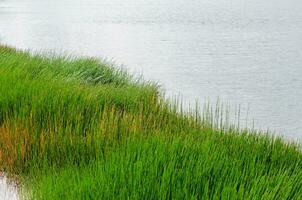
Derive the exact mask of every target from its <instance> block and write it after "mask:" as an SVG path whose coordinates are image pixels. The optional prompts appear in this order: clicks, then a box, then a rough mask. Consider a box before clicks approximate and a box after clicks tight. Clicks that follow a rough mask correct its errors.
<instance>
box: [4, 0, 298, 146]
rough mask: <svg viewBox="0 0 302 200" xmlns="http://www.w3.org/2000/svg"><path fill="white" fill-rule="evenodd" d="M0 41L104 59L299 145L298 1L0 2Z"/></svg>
mask: <svg viewBox="0 0 302 200" xmlns="http://www.w3.org/2000/svg"><path fill="white" fill-rule="evenodd" d="M0 42H2V43H6V44H9V45H12V46H16V47H18V48H26V49H33V50H40V49H51V50H56V51H59V52H69V53H73V54H76V55H82V54H83V55H89V56H98V57H105V58H107V59H108V58H109V59H112V60H114V61H115V62H117V63H120V64H124V65H125V67H126V68H128V69H129V70H130V71H132V72H134V73H143V75H144V77H145V78H146V79H151V80H155V81H158V82H159V83H160V84H161V85H162V86H163V88H165V89H166V91H167V93H168V94H169V95H171V94H174V95H178V94H181V95H182V96H183V99H184V101H185V102H194V101H195V99H198V100H199V102H200V103H201V104H203V103H204V102H205V101H210V102H213V103H215V102H216V99H217V98H218V97H219V98H220V99H221V101H222V102H225V103H228V104H230V105H231V106H236V105H241V112H242V113H249V114H248V119H249V120H250V121H249V124H251V122H252V120H253V119H254V127H256V128H259V129H267V128H269V129H271V130H273V131H276V132H277V133H280V134H283V135H284V136H285V137H286V138H288V139H294V140H296V139H300V140H301V139H302V117H301V116H302V78H301V76H302V2H301V0H0ZM245 117H246V115H245V114H244V118H245Z"/></svg>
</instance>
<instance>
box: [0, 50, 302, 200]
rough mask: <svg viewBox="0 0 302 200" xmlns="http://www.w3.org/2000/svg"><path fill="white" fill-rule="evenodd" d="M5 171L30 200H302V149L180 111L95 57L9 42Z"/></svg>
mask: <svg viewBox="0 0 302 200" xmlns="http://www.w3.org/2000/svg"><path fill="white" fill-rule="evenodd" d="M0 94H1V95H0V169H1V170H2V171H5V172H7V173H9V174H11V175H14V176H16V177H18V179H19V180H20V181H21V183H22V187H24V188H26V190H25V191H26V192H25V193H24V198H25V199H45V200H47V199H299V198H300V199H301V196H302V190H301V188H302V181H301V180H302V153H301V149H299V146H297V145H294V144H288V143H285V142H284V141H283V140H282V139H279V138H273V137H271V136H268V135H259V134H256V133H254V132H249V131H240V130H238V129H236V128H224V129H223V128H217V127H215V126H213V125H212V124H211V122H212V121H219V120H216V119H215V120H213V119H208V117H207V118H204V117H202V116H210V115H204V114H201V113H197V112H195V113H194V114H190V113H186V114H184V113H182V112H179V111H178V109H177V108H176V106H175V105H173V104H170V103H168V102H166V101H165V100H163V99H162V97H161V96H160V93H159V91H158V87H157V86H156V85H155V84H152V83H146V82H143V81H141V80H135V78H134V77H131V76H130V75H128V74H127V73H126V72H124V71H122V70H118V69H116V68H113V67H112V66H110V65H108V64H104V63H101V62H99V61H98V60H96V59H92V58H72V57H58V56H49V55H36V54H31V53H29V52H24V51H19V50H16V49H14V48H10V47H6V46H0Z"/></svg>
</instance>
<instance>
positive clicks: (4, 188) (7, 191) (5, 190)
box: [0, 174, 20, 200]
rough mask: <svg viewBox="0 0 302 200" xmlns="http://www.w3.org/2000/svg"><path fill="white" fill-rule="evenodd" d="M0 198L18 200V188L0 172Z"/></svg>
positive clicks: (2, 199)
mask: <svg viewBox="0 0 302 200" xmlns="http://www.w3.org/2000/svg"><path fill="white" fill-rule="evenodd" d="M0 199H1V200H19V199H20V198H19V195H18V189H17V187H16V186H14V185H13V184H12V183H10V182H9V181H8V180H7V178H6V177H5V176H4V175H3V174H0Z"/></svg>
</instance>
